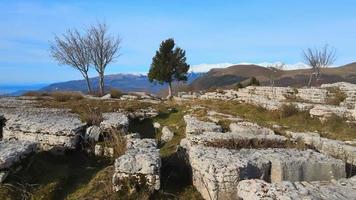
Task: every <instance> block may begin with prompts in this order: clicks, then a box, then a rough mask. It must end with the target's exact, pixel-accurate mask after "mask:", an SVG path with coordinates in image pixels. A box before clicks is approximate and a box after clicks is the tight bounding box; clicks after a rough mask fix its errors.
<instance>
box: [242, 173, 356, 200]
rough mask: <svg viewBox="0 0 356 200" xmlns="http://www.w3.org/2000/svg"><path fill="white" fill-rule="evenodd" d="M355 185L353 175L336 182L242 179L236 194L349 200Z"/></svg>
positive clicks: (250, 198)
mask: <svg viewBox="0 0 356 200" xmlns="http://www.w3.org/2000/svg"><path fill="white" fill-rule="evenodd" d="M355 185H356V178H355V177H352V178H350V179H341V180H339V181H337V182H323V181H313V182H295V183H292V182H280V183H274V184H271V183H267V182H265V181H263V180H257V179H254V180H243V181H241V182H239V184H238V186H237V196H238V198H241V199H244V200H267V199H296V200H304V199H313V200H324V199H329V200H340V199H343V200H349V199H354V198H355V196H356V189H355Z"/></svg>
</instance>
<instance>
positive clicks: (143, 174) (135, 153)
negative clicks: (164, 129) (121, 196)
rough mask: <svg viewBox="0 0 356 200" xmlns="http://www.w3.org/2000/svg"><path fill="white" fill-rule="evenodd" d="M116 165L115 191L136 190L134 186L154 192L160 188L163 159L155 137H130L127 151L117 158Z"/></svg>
mask: <svg viewBox="0 0 356 200" xmlns="http://www.w3.org/2000/svg"><path fill="white" fill-rule="evenodd" d="M114 167H115V173H114V176H113V179H112V182H113V185H114V190H115V191H121V190H127V189H128V190H131V192H134V191H132V190H133V189H134V188H137V187H139V188H141V189H142V187H144V188H145V189H146V190H148V191H150V192H153V191H154V190H159V188H160V168H161V159H160V157H159V149H158V148H157V144H156V142H155V140H154V139H136V138H133V139H128V140H127V151H126V153H125V154H124V155H122V156H120V157H119V158H117V159H116V160H115V165H114ZM128 192H130V191H128Z"/></svg>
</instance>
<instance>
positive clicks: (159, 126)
mask: <svg viewBox="0 0 356 200" xmlns="http://www.w3.org/2000/svg"><path fill="white" fill-rule="evenodd" d="M153 127H154V128H155V129H159V128H161V124H160V123H158V122H155V123H153Z"/></svg>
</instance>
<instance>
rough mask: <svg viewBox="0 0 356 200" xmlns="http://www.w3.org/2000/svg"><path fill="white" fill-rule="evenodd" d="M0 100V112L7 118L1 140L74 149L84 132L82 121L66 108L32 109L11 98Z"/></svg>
mask: <svg viewBox="0 0 356 200" xmlns="http://www.w3.org/2000/svg"><path fill="white" fill-rule="evenodd" d="M1 101H2V102H1V103H4V104H1V105H5V106H3V107H1V108H0V113H3V115H4V117H5V118H6V119H7V121H6V126H5V127H4V128H3V138H4V139H16V140H22V141H29V142H36V143H38V146H37V147H38V148H39V149H41V150H52V149H54V150H65V149H75V148H76V147H77V145H78V142H79V139H80V137H81V136H84V134H85V133H84V128H85V124H84V123H82V122H81V121H80V119H79V116H78V115H76V114H73V113H71V112H70V111H69V110H66V109H50V108H36V107H32V106H31V105H29V104H28V102H27V101H25V103H24V100H14V99H11V98H10V99H1ZM11 105H12V106H15V107H12V106H11Z"/></svg>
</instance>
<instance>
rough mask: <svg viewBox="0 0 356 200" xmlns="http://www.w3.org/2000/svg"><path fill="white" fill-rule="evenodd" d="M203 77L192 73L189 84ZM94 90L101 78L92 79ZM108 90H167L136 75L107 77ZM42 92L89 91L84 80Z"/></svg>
mask: <svg viewBox="0 0 356 200" xmlns="http://www.w3.org/2000/svg"><path fill="white" fill-rule="evenodd" d="M199 76H201V74H200V73H190V74H189V75H188V84H189V83H191V82H192V81H194V80H195V79H196V78H198V77H199ZM90 82H91V85H92V87H93V88H98V87H99V78H98V77H94V78H91V79H90ZM105 87H106V90H109V89H110V88H117V89H120V90H122V91H124V92H138V91H140V92H150V93H157V92H159V91H161V90H162V89H164V88H166V87H167V86H166V85H160V84H153V83H150V82H149V80H148V77H147V75H134V74H111V75H106V76H105ZM41 90H42V91H48V92H50V91H57V90H60V91H83V92H86V91H87V87H86V83H85V81H84V80H74V81H67V82H60V83H54V84H51V85H48V86H46V87H44V88H42V89H41Z"/></svg>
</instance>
